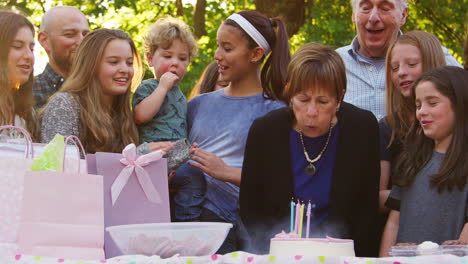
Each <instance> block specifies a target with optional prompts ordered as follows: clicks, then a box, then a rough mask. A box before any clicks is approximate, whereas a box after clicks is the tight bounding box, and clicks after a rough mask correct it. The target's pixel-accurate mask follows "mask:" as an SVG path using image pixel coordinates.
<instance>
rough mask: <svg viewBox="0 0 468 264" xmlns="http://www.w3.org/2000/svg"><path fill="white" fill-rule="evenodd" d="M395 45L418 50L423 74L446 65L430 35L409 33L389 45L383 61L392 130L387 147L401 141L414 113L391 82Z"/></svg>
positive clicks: (407, 99) (412, 108)
mask: <svg viewBox="0 0 468 264" xmlns="http://www.w3.org/2000/svg"><path fill="white" fill-rule="evenodd" d="M397 44H408V45H412V46H415V47H416V48H418V49H419V51H420V53H421V63H422V69H423V73H424V72H428V71H430V70H432V69H434V68H437V67H441V66H445V65H446V62H445V56H444V52H443V51H442V45H441V44H440V41H439V40H438V39H437V37H435V36H434V35H432V34H430V33H427V32H424V31H419V30H415V31H410V32H408V33H405V34H403V35H401V36H399V37H398V39H397V40H396V41H395V42H394V43H393V44H392V45H390V47H389V48H388V51H387V57H386V59H385V77H386V96H387V97H386V98H387V102H386V110H387V122H388V125H389V127H390V128H391V130H392V135H391V137H390V142H389V146H390V145H391V144H392V143H393V141H394V140H395V139H398V140H403V138H404V136H405V134H406V132H407V131H408V130H409V127H410V124H411V120H412V117H413V116H414V111H415V108H414V102H412V101H410V99H409V98H405V97H404V96H403V95H402V94H401V92H400V91H399V90H398V89H397V88H396V87H395V86H394V85H393V82H392V66H391V60H392V51H393V49H394V48H395V45H397Z"/></svg>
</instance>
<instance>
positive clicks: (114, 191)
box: [111, 144, 165, 205]
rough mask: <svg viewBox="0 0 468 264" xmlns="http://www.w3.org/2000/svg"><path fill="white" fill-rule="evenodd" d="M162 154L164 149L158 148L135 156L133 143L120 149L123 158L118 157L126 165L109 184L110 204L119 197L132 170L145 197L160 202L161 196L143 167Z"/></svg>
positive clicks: (158, 158) (159, 157)
mask: <svg viewBox="0 0 468 264" xmlns="http://www.w3.org/2000/svg"><path fill="white" fill-rule="evenodd" d="M164 154H165V152H164V151H162V150H158V151H153V152H151V153H148V154H145V155H142V156H140V157H137V154H136V146H135V144H130V145H128V146H126V147H125V148H124V150H123V151H122V155H123V158H122V159H120V162H121V163H122V164H124V165H126V167H125V168H123V169H122V171H121V172H120V173H119V176H117V178H116V179H115V181H114V183H112V186H111V197H112V205H114V204H115V201H116V200H117V198H119V195H120V193H121V192H122V190H123V188H124V187H125V185H126V184H127V182H128V180H129V179H130V176H131V175H132V173H133V171H135V174H136V176H137V179H138V182H139V183H140V185H141V188H142V189H143V192H144V193H145V195H146V198H148V200H149V201H151V202H153V203H161V197H160V196H159V193H158V191H157V190H156V188H155V187H154V185H153V183H152V182H151V179H150V177H149V175H148V173H147V172H146V170H145V169H144V168H143V167H145V166H146V165H148V164H150V163H151V162H153V161H157V160H160V159H161V158H162V156H163V155H164Z"/></svg>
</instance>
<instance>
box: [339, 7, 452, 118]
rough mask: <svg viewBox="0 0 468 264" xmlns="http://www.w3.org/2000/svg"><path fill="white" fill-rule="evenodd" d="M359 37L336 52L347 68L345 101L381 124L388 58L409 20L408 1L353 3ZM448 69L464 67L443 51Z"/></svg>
mask: <svg viewBox="0 0 468 264" xmlns="http://www.w3.org/2000/svg"><path fill="white" fill-rule="evenodd" d="M351 5H352V8H353V15H352V21H353V23H354V24H355V25H356V32H357V36H356V37H355V38H354V39H353V41H352V43H351V44H350V45H348V46H345V47H341V48H339V49H337V50H336V51H337V52H338V54H340V56H341V58H342V59H343V61H344V63H345V66H346V78H347V89H346V95H345V97H344V101H346V102H348V103H351V104H353V105H355V106H357V107H360V108H363V109H366V110H369V111H371V112H372V113H373V114H374V115H375V116H376V118H377V120H380V119H381V118H383V117H384V116H385V115H386V113H385V55H386V53H387V49H388V47H389V46H390V44H392V43H393V42H394V41H395V40H396V38H397V37H398V35H399V34H402V32H401V31H400V28H401V27H402V26H403V25H404V24H405V22H406V18H407V16H408V1H407V0H351ZM442 49H443V51H444V53H445V59H446V61H447V64H448V65H454V66H458V67H461V65H460V64H459V63H458V62H457V61H456V60H455V58H453V56H452V55H450V54H449V53H448V51H447V49H446V48H445V47H442Z"/></svg>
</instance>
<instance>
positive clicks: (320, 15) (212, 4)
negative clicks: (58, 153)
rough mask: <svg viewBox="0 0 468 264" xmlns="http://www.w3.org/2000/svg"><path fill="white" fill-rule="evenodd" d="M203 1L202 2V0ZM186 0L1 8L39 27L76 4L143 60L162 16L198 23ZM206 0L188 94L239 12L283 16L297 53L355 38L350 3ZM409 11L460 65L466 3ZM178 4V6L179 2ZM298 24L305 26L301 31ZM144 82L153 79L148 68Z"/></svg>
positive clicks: (13, 3) (37, 2) (41, 0)
mask: <svg viewBox="0 0 468 264" xmlns="http://www.w3.org/2000/svg"><path fill="white" fill-rule="evenodd" d="M200 1H201V0H200ZM191 2H192V3H189V2H188V1H187V0H177V1H175V0H138V1H135V0H98V1H87V0H61V1H52V0H3V1H1V2H0V8H16V9H19V10H22V11H23V12H24V14H25V15H27V16H29V17H30V19H31V20H32V21H33V23H34V24H35V25H36V26H39V23H40V19H41V17H42V15H43V13H44V12H45V10H47V8H49V7H51V6H55V5H73V6H76V7H78V8H80V9H81V10H82V11H83V13H85V14H86V15H87V16H88V19H89V21H90V27H91V29H96V28H100V27H109V28H120V29H122V30H125V31H127V32H128V33H129V34H130V35H131V36H132V38H133V39H134V40H135V42H136V44H137V47H138V48H139V50H140V52H141V55H142V58H143V61H144V60H145V59H144V58H145V56H144V54H143V49H142V36H143V34H144V32H145V30H146V29H147V28H148V27H149V26H150V25H151V24H152V23H154V22H155V21H156V20H157V19H158V18H159V17H161V16H164V15H170V16H177V15H178V14H183V16H179V18H181V19H183V20H184V21H185V22H186V23H187V24H188V25H191V26H192V27H193V25H194V12H195V2H196V1H191ZM270 2H271V8H269V7H270V6H269V1H268V0H240V1H235V0H222V1H215V0H206V10H205V32H206V35H204V36H201V37H200V38H199V40H198V44H199V55H198V57H197V58H196V59H195V60H194V61H193V62H192V63H191V64H190V66H189V71H188V72H187V74H186V76H185V78H184V80H183V82H182V84H181V88H182V90H183V91H184V93H186V94H188V93H189V92H190V89H191V87H193V85H194V84H195V82H196V81H197V79H198V77H199V76H200V74H201V72H202V71H203V69H204V68H205V66H206V65H208V64H209V63H210V62H211V61H212V60H213V56H214V53H215V51H216V33H217V29H218V27H219V25H220V24H221V22H222V21H223V20H224V19H225V18H226V17H228V16H229V15H230V14H232V13H234V12H236V11H240V10H252V9H256V7H257V6H256V4H258V5H259V6H258V8H259V9H261V10H262V11H264V12H265V13H268V15H269V16H278V15H279V16H283V17H284V18H285V20H286V23H287V25H288V28H290V29H293V30H294V32H295V31H297V33H296V34H294V35H293V36H291V38H290V44H291V49H292V51H293V52H294V51H295V50H296V49H297V48H298V47H299V46H301V45H302V44H304V43H307V42H311V41H314V42H320V43H323V44H326V45H330V46H332V47H335V48H337V47H340V46H344V45H347V44H349V43H350V42H351V40H352V39H353V37H354V36H355V28H354V25H353V24H352V23H351V14H352V10H351V5H350V0H294V1H291V4H292V3H293V2H294V6H300V7H303V8H304V10H300V12H301V13H300V15H298V16H297V17H295V16H294V15H291V10H284V9H288V8H289V7H288V3H290V2H289V1H279V0H270ZM409 2H410V6H409V9H410V12H409V18H408V20H407V23H406V25H405V26H404V27H403V28H402V30H403V31H410V30H414V29H419V30H424V31H428V32H431V33H433V34H435V35H436V36H437V37H438V38H439V39H440V40H441V42H442V43H443V45H444V46H446V47H447V48H449V50H450V51H451V52H452V54H453V55H454V56H455V57H456V58H457V59H458V60H459V61H460V62H462V57H463V47H462V46H463V41H464V39H465V37H466V32H467V29H466V26H467V22H466V21H467V20H468V0H412V1H411V0H410V1H409ZM176 3H177V4H176ZM298 23H300V24H302V26H301V27H298ZM145 67H146V72H145V78H152V73H151V71H150V70H149V69H148V67H147V66H146V64H145Z"/></svg>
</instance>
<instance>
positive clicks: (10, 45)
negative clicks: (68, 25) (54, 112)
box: [0, 11, 36, 137]
mask: <svg viewBox="0 0 468 264" xmlns="http://www.w3.org/2000/svg"><path fill="white" fill-rule="evenodd" d="M33 49H34V26H33V25H32V24H31V22H30V21H29V20H28V19H27V18H25V17H24V16H22V15H19V14H16V13H13V12H9V11H0V125H15V126H19V127H23V128H26V129H27V130H28V131H29V132H30V134H31V135H32V136H33V137H34V135H35V131H36V125H35V120H34V110H33V96H32V84H33V66H34V53H33Z"/></svg>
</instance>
